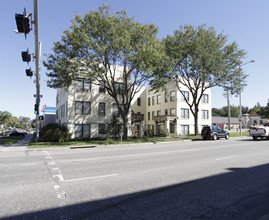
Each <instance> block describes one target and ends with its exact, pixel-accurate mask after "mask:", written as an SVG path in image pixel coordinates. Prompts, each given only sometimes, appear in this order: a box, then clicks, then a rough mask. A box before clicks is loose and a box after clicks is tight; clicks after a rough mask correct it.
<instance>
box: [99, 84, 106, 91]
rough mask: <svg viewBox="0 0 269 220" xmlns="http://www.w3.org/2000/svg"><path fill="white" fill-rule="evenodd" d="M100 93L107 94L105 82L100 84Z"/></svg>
mask: <svg viewBox="0 0 269 220" xmlns="http://www.w3.org/2000/svg"><path fill="white" fill-rule="evenodd" d="M99 93H106V88H105V85H104V83H103V82H101V81H100V82H99Z"/></svg>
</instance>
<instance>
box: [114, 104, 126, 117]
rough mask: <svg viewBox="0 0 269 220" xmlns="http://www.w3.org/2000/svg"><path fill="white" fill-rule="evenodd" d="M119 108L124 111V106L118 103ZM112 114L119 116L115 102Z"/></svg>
mask: <svg viewBox="0 0 269 220" xmlns="http://www.w3.org/2000/svg"><path fill="white" fill-rule="evenodd" d="M120 108H121V110H122V111H123V112H124V106H123V105H120ZM113 115H115V116H116V117H120V111H119V109H118V106H117V104H116V103H114V104H113Z"/></svg>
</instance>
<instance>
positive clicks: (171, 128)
mask: <svg viewBox="0 0 269 220" xmlns="http://www.w3.org/2000/svg"><path fill="white" fill-rule="evenodd" d="M175 127H176V125H175V124H174V123H170V133H171V134H174V133H175Z"/></svg>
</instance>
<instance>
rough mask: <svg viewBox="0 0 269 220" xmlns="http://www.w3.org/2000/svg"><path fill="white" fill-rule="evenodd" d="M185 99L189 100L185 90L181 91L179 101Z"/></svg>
mask: <svg viewBox="0 0 269 220" xmlns="http://www.w3.org/2000/svg"><path fill="white" fill-rule="evenodd" d="M184 97H185V98H184ZM185 99H186V100H187V101H189V100H190V96H189V92H187V91H181V101H185Z"/></svg>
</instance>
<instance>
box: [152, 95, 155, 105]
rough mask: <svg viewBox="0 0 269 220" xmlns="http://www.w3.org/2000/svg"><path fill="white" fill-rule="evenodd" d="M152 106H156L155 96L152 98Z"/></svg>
mask: <svg viewBox="0 0 269 220" xmlns="http://www.w3.org/2000/svg"><path fill="white" fill-rule="evenodd" d="M152 105H155V96H152Z"/></svg>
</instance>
